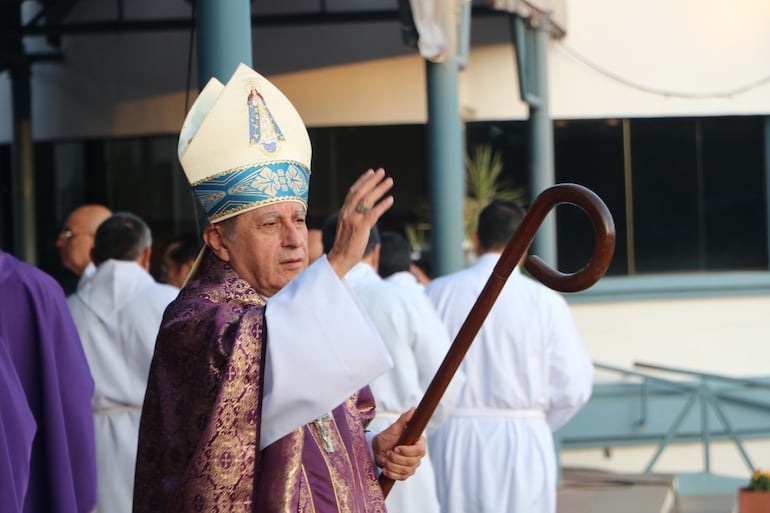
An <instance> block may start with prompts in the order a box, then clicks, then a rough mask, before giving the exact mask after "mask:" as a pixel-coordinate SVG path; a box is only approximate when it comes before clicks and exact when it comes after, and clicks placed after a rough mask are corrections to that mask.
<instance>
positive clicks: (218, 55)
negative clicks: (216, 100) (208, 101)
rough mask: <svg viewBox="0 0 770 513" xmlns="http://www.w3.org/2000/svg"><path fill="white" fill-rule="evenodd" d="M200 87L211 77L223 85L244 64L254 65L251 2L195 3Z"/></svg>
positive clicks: (200, 0)
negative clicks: (239, 65)
mask: <svg viewBox="0 0 770 513" xmlns="http://www.w3.org/2000/svg"><path fill="white" fill-rule="evenodd" d="M195 8H196V10H197V12H196V15H195V24H196V25H195V27H196V30H197V32H198V37H197V44H198V88H199V89H203V87H204V86H205V85H206V83H207V82H208V81H209V79H210V78H211V77H215V78H217V79H218V80H219V81H220V82H222V83H223V84H224V83H226V82H227V80H228V79H229V78H230V76H231V75H232V74H233V72H234V71H235V68H237V67H238V64H240V63H244V64H246V65H248V66H252V52H251V5H250V4H249V0H226V1H223V0H196V7H195Z"/></svg>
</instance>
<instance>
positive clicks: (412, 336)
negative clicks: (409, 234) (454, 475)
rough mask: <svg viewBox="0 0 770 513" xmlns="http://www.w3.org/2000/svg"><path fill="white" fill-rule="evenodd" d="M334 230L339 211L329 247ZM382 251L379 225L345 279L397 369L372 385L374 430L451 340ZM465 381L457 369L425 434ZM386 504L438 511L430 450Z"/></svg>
mask: <svg viewBox="0 0 770 513" xmlns="http://www.w3.org/2000/svg"><path fill="white" fill-rule="evenodd" d="M336 232H337V216H336V215H333V216H330V217H329V218H328V219H327V220H326V221H325V222H324V225H323V231H322V240H323V245H324V250H325V251H326V252H328V251H329V250H330V249H331V247H332V246H333V244H334V239H335V234H336ZM379 255H380V235H379V231H378V230H377V227H376V226H375V227H373V228H372V229H371V231H370V232H369V241H368V243H367V246H366V249H365V250H364V256H363V257H362V259H361V261H360V262H359V263H358V264H356V265H355V266H354V267H353V268H352V269H351V270H350V271H348V272H347V274H346V275H345V281H346V282H347V283H348V285H349V286H350V288H351V289H352V290H353V292H354V294H355V296H356V297H357V298H358V300H359V302H360V304H361V306H362V307H363V309H364V311H365V312H366V313H367V315H368V316H369V318H370V319H371V320H372V322H373V323H374V326H375V328H376V329H377V332H378V333H379V334H380V336H381V337H382V340H383V341H384V342H385V345H386V346H387V348H388V350H389V351H390V355H391V357H392V358H393V369H391V370H390V371H389V372H387V373H385V374H383V375H382V376H380V377H379V378H377V379H375V380H374V381H373V382H372V383H371V384H370V385H369V387H370V388H371V390H372V395H373V396H374V399H375V401H376V402H377V412H376V416H375V417H374V420H372V422H371V424H370V425H369V429H371V430H373V431H375V432H376V431H379V430H382V429H385V428H386V427H387V426H389V425H390V424H392V423H393V422H394V421H395V420H396V419H397V418H398V417H399V415H400V413H401V412H403V411H405V410H407V409H409V408H411V407H413V406H417V404H418V403H419V402H420V399H422V396H423V395H424V393H425V390H426V389H427V388H428V385H429V384H430V382H431V380H432V379H433V376H434V375H435V373H436V370H437V369H438V367H439V365H441V362H442V361H443V359H444V356H445V355H446V352H447V350H448V349H449V345H450V342H451V341H450V340H449V335H448V334H447V330H446V327H445V326H444V324H443V323H442V322H441V319H440V318H439V316H438V314H437V313H436V311H435V309H434V308H433V305H431V304H430V301H429V300H428V298H427V296H426V295H425V293H424V292H423V291H422V290H419V289H416V288H411V289H408V288H404V287H402V286H399V285H396V284H393V283H389V282H387V281H385V280H383V279H382V278H381V277H380V276H379V275H378V274H377V268H378V261H379ZM462 382H463V378H462V374H458V375H457V376H455V378H454V379H453V380H452V381H451V383H450V384H449V386H448V387H447V390H446V392H445V393H444V395H443V397H442V399H441V401H440V402H439V405H438V407H437V408H436V411H435V412H434V414H433V416H432V417H431V420H430V422H429V423H428V426H427V427H426V434H427V435H430V433H432V432H433V431H435V430H436V429H437V428H438V426H439V425H441V423H442V422H443V421H444V420H445V419H446V418H447V416H448V415H449V414H450V413H451V411H452V409H453V408H454V405H455V403H456V402H457V399H458V398H459V396H460V389H461V387H462ZM385 504H386V506H387V507H388V511H393V512H396V513H439V511H440V508H439V503H438V498H437V496H436V483H435V475H434V473H433V466H432V465H431V462H430V452H428V454H427V455H426V456H425V457H424V458H423V459H422V462H421V464H420V466H419V467H418V468H417V472H415V474H414V476H412V477H411V478H410V479H409V480H407V481H404V482H403V483H396V484H395V485H394V486H393V488H392V489H391V491H390V493H389V494H388V496H387V498H386V501H385Z"/></svg>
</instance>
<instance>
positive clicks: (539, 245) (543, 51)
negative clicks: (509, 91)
mask: <svg viewBox="0 0 770 513" xmlns="http://www.w3.org/2000/svg"><path fill="white" fill-rule="evenodd" d="M509 19H510V24H511V33H512V37H513V43H514V46H515V50H516V64H517V70H518V74H519V90H520V94H521V99H522V101H524V102H526V103H527V104H528V105H529V150H530V151H529V155H530V162H529V192H530V199H531V200H534V199H535V198H536V197H537V195H538V194H540V193H541V192H543V191H544V190H545V189H547V188H548V187H550V186H551V185H553V184H554V176H555V173H554V161H553V125H552V124H551V114H550V112H549V109H548V38H549V30H550V26H549V25H550V22H549V20H548V15H547V14H532V15H531V16H530V17H529V18H527V19H526V20H525V19H523V18H521V16H518V15H516V14H511V15H510V18H509ZM532 253H534V254H537V256H539V257H540V258H542V259H543V260H545V261H546V262H547V263H548V264H549V265H551V266H555V265H556V260H557V258H556V257H557V253H556V217H555V214H554V212H551V213H550V214H548V216H547V217H546V218H545V220H544V221H543V224H541V225H540V229H539V230H538V231H537V234H536V235H535V240H534V242H533V245H532Z"/></svg>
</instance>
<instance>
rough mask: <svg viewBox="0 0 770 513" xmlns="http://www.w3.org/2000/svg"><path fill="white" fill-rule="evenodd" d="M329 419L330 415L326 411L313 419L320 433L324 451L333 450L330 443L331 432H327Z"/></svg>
mask: <svg viewBox="0 0 770 513" xmlns="http://www.w3.org/2000/svg"><path fill="white" fill-rule="evenodd" d="M331 420H332V418H331V415H329V414H328V413H324V414H323V415H321V416H320V417H318V418H317V419H316V420H315V425H316V427H317V428H318V433H319V434H320V435H321V439H323V441H324V449H326V452H334V445H332V439H331V434H330V433H329V425H330V423H331Z"/></svg>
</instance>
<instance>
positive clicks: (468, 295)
mask: <svg viewBox="0 0 770 513" xmlns="http://www.w3.org/2000/svg"><path fill="white" fill-rule="evenodd" d="M523 217H524V211H523V210H522V209H521V208H520V207H519V206H518V205H516V204H515V203H513V202H510V201H495V202H493V203H491V204H490V205H488V206H487V207H486V208H484V210H483V211H482V212H481V215H480V217H479V223H478V230H477V233H476V234H475V243H476V249H477V253H478V254H479V258H478V260H477V261H476V263H475V264H474V265H473V266H472V267H470V268H468V269H464V270H462V271H459V272H457V273H454V274H451V275H448V276H444V277H440V278H437V279H434V280H433V281H432V282H431V283H430V285H428V287H427V288H426V293H427V294H428V297H429V298H430V299H431V301H432V302H433V304H434V305H435V306H436V309H437V310H438V312H439V315H440V316H441V317H442V319H443V320H444V322H445V323H446V325H447V327H448V328H449V333H450V335H451V336H455V335H456V334H457V332H458V331H459V329H460V327H461V325H462V323H463V322H464V321H465V319H466V317H467V316H468V313H469V312H470V310H471V308H472V307H473V304H474V303H475V302H476V299H477V298H478V296H479V294H480V292H481V290H482V289H483V288H484V285H485V284H486V283H487V280H488V279H489V277H490V276H491V274H492V271H493V269H494V266H495V264H496V263H497V261H498V260H499V258H500V255H501V253H502V251H503V249H504V248H505V246H506V244H507V243H508V241H509V240H510V238H511V237H512V236H513V234H514V233H515V231H516V229H517V228H518V226H519V224H520V223H521V220H522V219H523ZM460 369H461V370H462V371H463V372H464V373H465V378H466V383H465V387H464V389H463V391H462V394H461V396H460V401H459V403H458V405H457V409H456V410H455V411H454V412H453V413H452V415H451V416H450V417H449V419H447V421H446V422H445V423H444V424H443V425H442V426H441V428H440V429H439V430H438V431H437V432H436V433H434V434H433V435H432V436H431V437H430V438H429V448H430V455H431V459H432V461H433V463H434V467H435V469H436V477H437V487H438V491H439V499H440V501H441V506H442V512H443V513H467V512H470V511H472V512H474V513H492V512H494V513H498V512H501V511H505V512H506V513H554V512H555V511H556V479H557V477H556V476H557V471H556V462H557V459H556V454H555V451H554V444H553V436H552V432H553V431H555V430H557V429H558V428H560V427H561V426H563V425H564V424H565V423H566V422H567V421H568V420H569V419H570V418H571V417H572V416H573V415H574V414H575V413H576V412H577V411H578V410H579V409H580V407H581V406H583V404H585V402H586V401H587V400H588V399H589V397H590V395H591V389H592V379H593V365H592V363H591V360H590V358H589V355H588V353H587V352H586V349H585V347H584V345H583V342H582V340H581V338H580V335H579V334H578V332H577V329H576V327H575V324H574V322H573V319H572V316H571V314H570V311H569V308H568V306H567V303H566V301H565V300H564V298H562V297H561V296H560V295H559V294H557V293H556V292H554V291H552V290H550V289H548V288H547V287H545V286H544V285H542V284H540V283H538V282H535V281H534V280H532V279H530V278H528V277H526V276H524V275H523V274H522V273H521V272H520V271H519V269H518V267H517V268H516V269H515V270H514V271H513V272H512V273H511V276H510V278H509V279H508V281H507V282H506V284H505V286H504V287H503V289H502V291H501V292H500V295H499V297H498V299H497V301H496V302H495V304H494V305H493V307H492V309H491V310H490V312H489V315H488V317H487V318H486V320H485V322H484V323H483V325H482V326H481V329H480V331H479V333H478V335H477V336H476V338H475V340H474V341H473V343H472V344H471V346H470V348H469V350H468V353H467V354H466V356H465V358H464V360H463V362H462V365H461V367H460Z"/></svg>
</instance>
